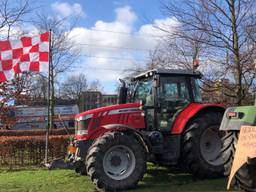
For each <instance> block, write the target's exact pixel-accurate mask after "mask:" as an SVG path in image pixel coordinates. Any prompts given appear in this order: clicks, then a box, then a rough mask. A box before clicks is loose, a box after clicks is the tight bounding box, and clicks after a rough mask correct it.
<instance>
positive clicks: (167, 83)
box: [157, 76, 190, 131]
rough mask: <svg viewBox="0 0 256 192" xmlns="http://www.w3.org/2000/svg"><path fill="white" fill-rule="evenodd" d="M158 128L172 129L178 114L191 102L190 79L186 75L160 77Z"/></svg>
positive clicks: (163, 129)
mask: <svg viewBox="0 0 256 192" xmlns="http://www.w3.org/2000/svg"><path fill="white" fill-rule="evenodd" d="M157 97H158V106H159V107H160V108H159V109H158V112H157V122H158V129H159V130H162V131H165V130H166V131H170V127H171V126H172V123H173V122H174V119H175V117H176V115H177V114H178V113H179V112H180V111H181V110H183V109H184V108H185V107H186V106H187V105H188V104H189V103H190V95H189V89H188V81H187V79H186V77H165V76H162V77H160V87H159V88H158V91H157Z"/></svg>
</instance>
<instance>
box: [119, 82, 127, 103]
mask: <svg viewBox="0 0 256 192" xmlns="http://www.w3.org/2000/svg"><path fill="white" fill-rule="evenodd" d="M119 80H120V82H121V83H122V86H121V87H120V90H119V99H118V100H119V104H124V103H126V102H127V91H128V88H127V87H126V83H125V81H124V80H123V79H119Z"/></svg>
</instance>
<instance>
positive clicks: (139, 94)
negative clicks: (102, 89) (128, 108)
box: [134, 78, 153, 105]
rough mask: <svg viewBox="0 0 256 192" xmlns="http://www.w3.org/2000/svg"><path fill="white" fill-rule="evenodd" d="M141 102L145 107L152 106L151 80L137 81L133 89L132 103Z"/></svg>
mask: <svg viewBox="0 0 256 192" xmlns="http://www.w3.org/2000/svg"><path fill="white" fill-rule="evenodd" d="M141 100H142V101H143V102H144V103H145V105H152V103H153V97H152V79H151V78H150V79H143V80H141V81H138V83H137V86H136V87H135V94H134V101H141Z"/></svg>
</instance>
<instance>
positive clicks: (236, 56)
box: [229, 0, 243, 105]
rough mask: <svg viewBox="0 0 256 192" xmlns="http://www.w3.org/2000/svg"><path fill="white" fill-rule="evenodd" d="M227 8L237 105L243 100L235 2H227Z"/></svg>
mask: <svg viewBox="0 0 256 192" xmlns="http://www.w3.org/2000/svg"><path fill="white" fill-rule="evenodd" d="M229 6H230V10H231V16H232V17H231V19H232V33H233V34H232V35H233V45H232V46H233V50H234V64H235V70H234V77H235V81H236V95H237V98H236V99H237V101H236V104H237V105H241V104H242V99H243V87H242V86H243V85H242V69H241V62H240V55H239V38H238V32H237V27H238V26H237V17H236V11H235V2H234V0H230V1H229Z"/></svg>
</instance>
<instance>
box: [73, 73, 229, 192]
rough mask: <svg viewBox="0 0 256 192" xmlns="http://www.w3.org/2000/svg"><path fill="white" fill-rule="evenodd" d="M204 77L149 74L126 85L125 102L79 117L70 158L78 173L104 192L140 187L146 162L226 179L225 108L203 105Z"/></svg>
mask: <svg viewBox="0 0 256 192" xmlns="http://www.w3.org/2000/svg"><path fill="white" fill-rule="evenodd" d="M199 78H201V74H200V73H199V72H193V71H182V70H166V69H155V70H150V71H147V72H145V73H143V74H140V75H138V76H136V77H135V78H133V79H132V81H131V83H130V86H129V88H127V87H126V84H125V83H123V86H122V87H121V89H120V98H119V102H120V104H118V105H113V106H107V107H102V108H97V109H92V110H89V111H86V112H83V113H80V114H78V115H77V116H76V133H75V141H74V143H73V145H74V147H75V148H76V150H74V148H73V151H76V152H75V153H74V154H73V155H71V159H72V161H73V163H74V165H75V166H76V171H77V172H81V173H85V172H86V173H87V174H88V175H89V176H90V177H91V180H92V181H93V182H94V183H95V184H96V186H97V188H98V189H103V190H123V189H128V188H132V187H135V186H136V185H137V183H138V182H139V181H140V180H141V179H142V178H143V175H144V173H145V171H146V162H153V163H155V164H159V165H163V166H179V167H181V168H185V169H186V170H187V171H188V172H190V173H192V174H193V175H195V176H197V177H199V178H213V177H219V176H222V175H223V161H222V158H221V156H220V150H221V147H222V143H221V135H220V133H219V131H218V130H219V126H220V123H221V120H222V115H223V113H224V108H223V106H222V105H217V104H206V103H202V100H201V97H200V93H199V85H198V79H199ZM127 96H129V97H127ZM128 98H129V99H128Z"/></svg>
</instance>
